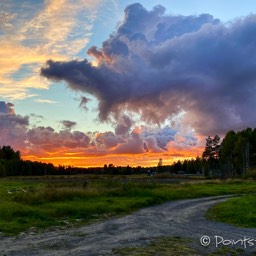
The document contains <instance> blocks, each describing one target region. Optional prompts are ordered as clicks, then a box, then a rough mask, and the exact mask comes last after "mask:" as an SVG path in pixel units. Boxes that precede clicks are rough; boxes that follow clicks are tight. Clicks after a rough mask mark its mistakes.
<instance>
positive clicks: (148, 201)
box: [0, 177, 256, 235]
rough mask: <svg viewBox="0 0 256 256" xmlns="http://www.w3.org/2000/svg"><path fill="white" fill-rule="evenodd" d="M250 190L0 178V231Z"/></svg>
mask: <svg viewBox="0 0 256 256" xmlns="http://www.w3.org/2000/svg"><path fill="white" fill-rule="evenodd" d="M252 192H256V182H253V181H198V182H196V181H191V183H184V184H173V183H172V184H165V183H159V182H155V181H154V179H150V178H144V179H141V180H140V181H139V182H138V181H133V180H128V179H125V178H119V177H114V178H113V177H111V178H107V177H104V178H101V179H95V178H93V179H89V181H88V184H87V186H85V187H84V182H83V180H81V181H80V180H79V179H70V178H65V179H63V180H60V179H57V180H54V179H51V180H47V179H45V180H44V179H40V178H38V179H34V180H32V181H26V180H22V179H21V180H18V181H15V180H14V179H12V180H10V179H9V180H8V179H2V180H0V232H2V233H4V234H5V235H15V234H18V233H19V232H21V231H26V230H28V229H29V228H30V227H36V228H39V229H45V228H48V227H51V226H66V225H80V224H83V223H88V222H91V221H95V220H99V219H104V218H108V217H110V216H115V215H120V214H125V213H130V212H132V211H134V210H137V209H139V208H142V207H146V206H150V205H155V204H160V203H163V202H166V201H168V200H177V199H185V198H198V197H205V196H214V195H226V194H239V193H252Z"/></svg>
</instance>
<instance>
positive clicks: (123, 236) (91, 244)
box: [0, 197, 256, 256]
mask: <svg viewBox="0 0 256 256" xmlns="http://www.w3.org/2000/svg"><path fill="white" fill-rule="evenodd" d="M226 199H227V197H208V198H200V199H193V200H180V201H174V202H168V203H165V204H162V205H158V206H154V207H148V208H145V209H142V210H139V211H137V212H135V213H133V214H130V215H127V216H124V217H120V218H114V219H110V220H107V221H102V222H99V223H94V224H90V225H87V226H84V227H80V228H71V229H66V230H55V231H48V232H44V233H40V234H35V233H33V232H30V233H23V234H21V235H19V236H18V237H14V238H6V237H1V238H0V239H1V240H0V255H22V256H25V255H44V256H45V255H69V256H71V255H76V256H77V255H86V256H94V255H95V256H99V255H112V249H113V248H118V247H127V246H143V245H147V244H149V243H150V241H151V240H152V239H154V238H157V237H163V236H169V237H186V238H190V239H192V240H193V243H192V244H191V246H192V247H194V248H195V249H197V250H198V251H199V252H200V253H201V254H202V255H207V253H208V252H209V251H213V250H216V243H217V242H221V237H223V239H225V241H224V243H231V242H232V241H231V240H233V241H237V240H238V239H244V237H247V238H251V239H256V229H247V228H236V227H233V226H231V225H227V224H222V223H217V222H213V221H208V220H206V219H205V217H204V213H205V212H206V210H207V209H208V208H209V207H211V206H212V205H214V204H216V203H217V202H220V201H223V200H226ZM204 235H207V236H209V237H210V239H211V244H210V245H209V246H205V247H204V246H202V245H201V244H200V238H201V237H202V236H204ZM215 236H219V237H215ZM207 239H208V238H206V239H204V240H203V241H202V242H204V243H207V242H208V240H207ZM218 246H219V245H218ZM239 246H240V247H241V248H242V249H244V250H245V252H246V253H248V254H250V253H251V252H255V251H256V241H255V245H254V246H249V244H248V242H247V243H242V242H241V244H240V245H239ZM244 246H246V247H247V248H244Z"/></svg>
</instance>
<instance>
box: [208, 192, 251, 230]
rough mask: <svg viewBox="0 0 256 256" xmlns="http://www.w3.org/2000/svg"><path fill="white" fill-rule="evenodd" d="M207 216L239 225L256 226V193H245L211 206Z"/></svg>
mask: <svg viewBox="0 0 256 256" xmlns="http://www.w3.org/2000/svg"><path fill="white" fill-rule="evenodd" d="M206 216H207V218H208V219H211V220H215V221H219V222H225V223H230V224H233V225H236V226H239V227H251V228H256V195H255V194H254V195H244V196H241V197H238V198H232V199H229V200H227V201H225V202H222V203H219V204H217V205H215V206H213V207H212V208H210V209H209V210H208V211H207V213H206Z"/></svg>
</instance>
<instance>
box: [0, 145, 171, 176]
mask: <svg viewBox="0 0 256 256" xmlns="http://www.w3.org/2000/svg"><path fill="white" fill-rule="evenodd" d="M169 170H170V166H161V165H158V166H156V167H151V168H150V169H149V168H146V167H141V166H137V167H131V166H129V165H127V166H114V165H113V164H108V165H107V164H105V165H104V166H103V167H91V168H80V167H73V166H64V165H59V166H54V165H53V164H51V163H42V162H37V161H29V160H22V159H21V157H20V152H19V151H15V150H14V149H13V148H12V147H10V146H2V147H0V177H5V176H43V175H77V174H110V175H132V174H140V173H150V174H154V173H156V172H166V171H169Z"/></svg>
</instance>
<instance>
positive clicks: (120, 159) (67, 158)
mask: <svg viewBox="0 0 256 256" xmlns="http://www.w3.org/2000/svg"><path fill="white" fill-rule="evenodd" d="M202 150H203V149H202V148H193V150H192V149H190V150H181V149H180V150H171V151H170V150H169V151H166V152H165V153H144V154H109V155H101V156H86V155H81V154H80V153H64V154H63V155H62V154H58V155H55V154H54V153H51V154H48V155H47V156H36V155H24V156H22V159H24V160H31V161H40V162H44V163H52V164H53V165H55V166H58V165H64V166H69V165H70V166H74V167H85V168H86V167H103V166H104V165H105V164H107V165H109V164H113V165H114V166H127V165H129V166H132V167H136V166H142V167H149V166H157V164H158V162H159V159H160V158H162V160H163V165H171V164H172V163H174V162H177V161H178V160H180V161H183V160H185V159H191V158H195V157H197V156H201V155H202Z"/></svg>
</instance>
